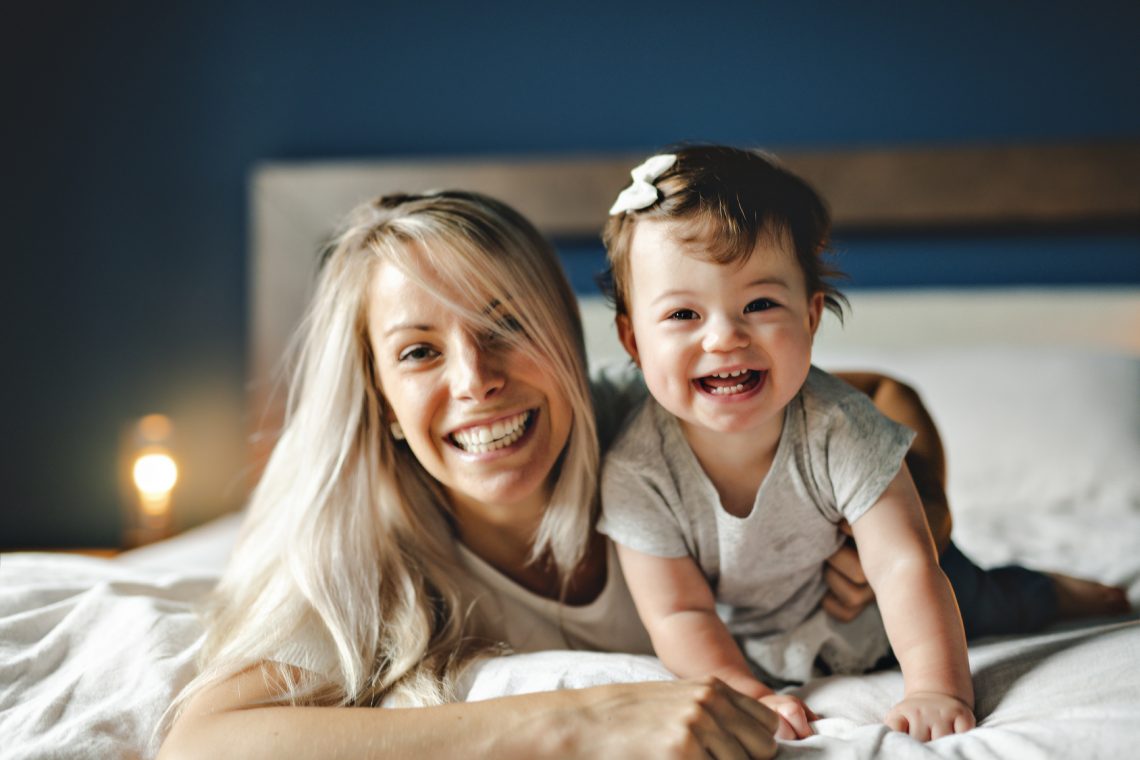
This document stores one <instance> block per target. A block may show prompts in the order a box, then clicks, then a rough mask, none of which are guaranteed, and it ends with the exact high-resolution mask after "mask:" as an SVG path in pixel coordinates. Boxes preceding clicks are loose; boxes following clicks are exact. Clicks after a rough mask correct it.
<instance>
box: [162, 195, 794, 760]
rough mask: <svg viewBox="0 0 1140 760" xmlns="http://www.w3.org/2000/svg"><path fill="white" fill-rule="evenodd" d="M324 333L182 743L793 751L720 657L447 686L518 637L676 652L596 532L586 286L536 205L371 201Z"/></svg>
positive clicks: (343, 243)
mask: <svg viewBox="0 0 1140 760" xmlns="http://www.w3.org/2000/svg"><path fill="white" fill-rule="evenodd" d="M299 345H300V353H299V357H298V364H297V369H296V374H295V377H294V383H293V386H292V389H291V396H290V403H289V413H288V417H287V421H286V425H285V429H284V432H283V434H282V436H281V438H280V440H279V442H278V444H277V446H276V448H275V449H274V451H273V454H272V456H271V458H270V460H269V463H268V466H267V467H266V470H265V474H264V475H263V477H262V479H261V482H260V483H259V484H258V487H257V489H256V491H255V492H254V495H253V498H252V501H251V504H250V509H249V515H248V518H247V522H246V525H245V529H244V532H243V535H242V538H241V540H240V542H239V544H238V545H237V547H236V548H235V550H234V553H233V555H232V559H231V561H230V565H229V567H228V568H227V570H226V573H225V575H224V576H223V578H222V581H221V583H220V584H219V585H218V588H217V591H216V592H215V594H214V600H213V606H212V609H211V614H210V626H209V634H208V637H207V640H206V643H205V646H204V651H203V655H202V664H203V667H202V670H201V673H200V674H199V676H198V677H197V678H196V679H195V680H194V681H193V682H192V683H191V684H190V685H189V686H188V687H187V689H186V691H185V692H184V693H183V695H182V696H181V697H180V699H179V701H178V703H177V704H176V707H175V709H176V711H177V717H176V718H175V719H174V722H173V726H172V728H171V730H170V733H169V735H168V737H167V740H166V743H165V744H164V747H163V751H164V753H167V754H170V755H177V754H192V755H193V754H198V753H202V752H203V751H206V752H215V753H216V751H217V750H219V749H224V751H225V753H226V754H234V755H239V756H243V757H258V756H272V757H277V756H280V755H282V754H286V755H288V756H290V757H306V756H319V757H339V756H346V757H356V756H359V755H360V754H361V753H362V750H365V749H367V748H370V749H374V748H375V747H376V746H377V742H379V743H380V744H381V745H382V746H383V747H384V748H385V749H386V750H387V751H388V752H389V753H390V754H391V755H393V756H398V757H404V756H414V757H422V756H430V757H437V756H446V755H457V754H461V755H462V756H465V757H479V756H494V757H515V756H520V757H536V756H558V757H597V756H606V755H614V756H620V757H634V756H639V755H641V756H649V757H658V756H661V755H662V754H679V755H681V756H687V755H694V756H702V755H705V754H706V753H710V754H714V755H717V756H724V757H730V756H734V755H735V756H749V757H769V756H771V755H772V754H773V753H774V751H775V744H774V739H773V735H772V731H773V729H774V727H775V717H774V714H773V713H772V712H771V711H769V710H768V709H767V708H765V707H763V706H762V705H760V704H758V703H756V702H755V701H753V700H750V699H748V698H746V697H744V696H743V695H741V694H740V693H738V692H735V691H733V690H732V689H729V688H728V687H726V686H725V685H724V684H722V683H720V682H718V681H715V680H711V679H703V680H698V681H689V682H671V683H640V684H620V685H612V686H605V687H597V688H591V689H584V690H580V691H562V692H548V693H544V694H540V695H533V696H531V697H529V698H526V699H525V700H520V699H513V698H505V699H498V700H490V701H487V702H477V703H468V704H444V703H448V702H452V701H453V700H454V699H455V697H456V695H457V693H459V692H460V691H461V689H460V683H461V680H462V679H463V677H464V674H465V672H466V671H467V667H468V666H469V665H471V664H472V663H473V662H474V661H475V660H476V659H477V658H478V657H479V656H480V655H484V654H489V653H497V652H500V651H502V649H503V648H504V647H509V648H510V649H512V650H513V651H516V652H530V651H540V650H548V649H589V650H603V651H625V652H641V653H649V652H650V651H651V650H650V646H649V640H648V636H647V634H646V633H645V630H644V628H642V627H641V625H640V623H639V622H638V620H637V615H636V612H635V610H634V608H633V603H632V600H631V599H630V596H629V591H628V589H627V588H626V586H625V582H624V579H623V577H622V575H621V573H620V572H617V571H616V557H615V555H614V554H613V548H612V546H611V545H609V544H608V543H607V542H606V541H605V540H604V539H603V538H602V537H601V535H600V534H598V533H597V532H596V531H595V530H594V520H595V517H596V510H595V504H596V490H597V474H598V449H599V441H598V432H597V428H598V426H597V423H596V421H595V404H594V403H593V401H592V400H591V393H592V390H593V391H596V390H597V389H591V387H590V386H589V384H588V382H587V374H586V363H585V355H584V348H583V340H582V331H581V325H580V322H579V319H578V314H577V305H576V302H575V299H574V296H573V293H572V292H571V290H570V287H569V285H568V284H567V281H566V278H565V276H564V274H563V273H562V270H561V268H560V266H559V264H558V261H557V259H556V257H555V255H554V252H553V250H552V249H551V248H550V246H549V244H548V243H547V242H546V241H545V240H544V239H543V238H542V236H541V235H539V233H538V232H537V231H536V230H535V229H534V227H533V226H531V225H530V224H529V223H528V222H527V221H526V220H525V219H523V218H522V217H521V216H520V215H519V214H518V213H516V212H515V211H513V210H512V209H510V208H509V207H507V206H505V205H503V204H502V203H499V202H497V201H494V200H492V199H490V198H487V197H485V196H481V195H477V194H473V193H462V192H441V193H428V194H424V195H396V196H387V197H383V198H380V199H378V200H377V201H375V202H373V203H369V204H365V205H363V206H361V207H359V208H358V209H356V211H354V212H353V213H352V215H350V217H349V219H348V222H347V225H346V227H345V231H344V232H343V233H342V234H341V235H340V236H339V237H338V239H337V241H336V244H335V245H334V246H333V247H332V248H331V249H330V252H329V253H328V255H327V257H326V259H325V261H324V264H323V267H322V271H321V276H320V281H319V283H318V286H317V292H316V295H315V297H314V299H313V302H312V305H311V307H310V310H309V312H308V314H307V317H306V320H305V323H304V326H303V328H302V334H301V337H300V344H299ZM608 398H610V399H611V401H610V403H609V404H608V405H607V404H601V405H600V406H599V408H598V409H597V414H598V415H599V416H604V417H609V418H612V419H620V418H621V416H622V415H623V414H624V410H628V408H629V398H628V396H627V395H626V394H623V393H621V392H620V390H619V392H616V393H610V394H609V396H608ZM611 421H612V420H611ZM610 427H613V426H612V425H611V426H610ZM284 705H289V706H290V707H289V709H288V710H282V709H280V706H284ZM381 705H383V707H384V708H385V709H381V710H340V709H335V708H337V707H344V706H381ZM412 705H417V706H424V705H427V706H431V707H429V708H428V709H420V708H417V709H414V710H406V709H401V708H403V707H407V706H412ZM603 722H604V723H605V724H606V726H608V727H602V723H603ZM239 745H240V746H239Z"/></svg>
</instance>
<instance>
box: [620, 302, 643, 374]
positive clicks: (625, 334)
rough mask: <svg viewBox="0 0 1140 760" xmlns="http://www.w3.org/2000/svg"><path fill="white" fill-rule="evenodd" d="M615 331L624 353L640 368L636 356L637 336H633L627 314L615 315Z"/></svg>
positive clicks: (631, 325)
mask: <svg viewBox="0 0 1140 760" xmlns="http://www.w3.org/2000/svg"><path fill="white" fill-rule="evenodd" d="M616 321H617V331H618V340H620V341H621V345H622V347H623V348H625V352H626V353H627V354H629V358H630V359H633V363H634V364H636V365H638V366H641V360H640V359H639V358H638V355H637V336H635V335H634V334H633V323H632V322H630V321H629V315H628V314H618V315H617V320H616Z"/></svg>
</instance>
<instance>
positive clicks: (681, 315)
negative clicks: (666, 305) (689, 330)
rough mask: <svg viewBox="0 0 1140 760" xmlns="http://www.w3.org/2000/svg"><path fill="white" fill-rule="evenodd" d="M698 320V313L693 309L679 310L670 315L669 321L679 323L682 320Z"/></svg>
mask: <svg viewBox="0 0 1140 760" xmlns="http://www.w3.org/2000/svg"><path fill="white" fill-rule="evenodd" d="M696 318H697V313H696V312H695V311H693V310H692V309H677V310H676V311H675V312H673V313H672V314H670V315H669V319H672V320H676V321H678V322H680V321H682V320H686V319H696Z"/></svg>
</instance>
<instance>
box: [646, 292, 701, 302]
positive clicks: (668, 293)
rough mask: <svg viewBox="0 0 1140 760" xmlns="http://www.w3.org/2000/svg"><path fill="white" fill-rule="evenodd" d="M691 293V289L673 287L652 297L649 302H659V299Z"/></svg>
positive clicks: (663, 299)
mask: <svg viewBox="0 0 1140 760" xmlns="http://www.w3.org/2000/svg"><path fill="white" fill-rule="evenodd" d="M692 293H693V291H691V290H683V289H679V288H675V289H673V290H666V291H665V292H664V293H660V294H658V296H657V297H656V298H654V299H653V300H652V301H650V304H651V305H652V304H656V303H659V302H661V301H665V300H668V299H670V298H676V297H678V296H689V295H692Z"/></svg>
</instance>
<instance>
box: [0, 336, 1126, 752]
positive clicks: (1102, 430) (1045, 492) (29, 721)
mask: <svg viewBox="0 0 1140 760" xmlns="http://www.w3.org/2000/svg"><path fill="white" fill-rule="evenodd" d="M859 365H860V366H864V367H874V366H877V367H879V368H885V369H888V370H891V371H893V372H895V373H900V374H902V375H903V376H905V377H907V378H908V379H910V380H911V381H913V382H914V384H915V385H916V386H917V387H918V388H920V389H921V390H922V391H923V393H924V397H925V399H926V401H927V403H928V404H929V406H930V407H931V409H932V411H933V413H934V415H935V417H936V419H937V420H938V421H939V423H940V425H941V426H942V428H943V431H944V433H945V435H946V444H947V449H948V456H949V460H950V477H951V495H952V497H953V498H954V502H953V504H954V513H955V517H956V523H955V539H956V541H957V542H958V544H959V545H960V546H961V547H962V549H963V550H964V551H965V552H966V553H967V554H969V555H971V556H972V557H973V558H974V559H976V560H978V561H979V562H980V563H981V564H997V563H1001V562H1005V561H1009V560H1016V561H1020V562H1023V563H1025V564H1029V565H1032V566H1035V567H1039V568H1042V569H1050V570H1057V571H1061V572H1068V573H1071V574H1075V575H1083V576H1088V577H1092V578H1096V579H1098V580H1101V581H1104V582H1109V583H1115V584H1120V585H1123V586H1125V587H1127V588H1128V590H1129V598H1130V600H1131V602H1132V604H1133V606H1134V608H1140V486H1138V485H1137V483H1138V477H1137V476H1138V473H1140V467H1138V465H1140V455H1138V454H1137V452H1140V364H1138V363H1137V360H1136V359H1127V360H1125V359H1121V358H1120V357H1111V356H1098V355H1093V354H1087V355H1086V354H1081V355H1079V356H1077V355H1070V356H1059V355H1058V354H1057V353H1056V352H1054V351H1049V352H1046V353H1044V354H1034V355H1023V354H1018V353H1017V352H1008V351H997V352H995V351H993V350H988V351H986V352H982V353H976V352H975V353H962V352H943V353H938V354H934V353H930V354H926V355H921V356H919V355H913V356H910V357H900V356H884V357H879V361H873V362H867V361H860V362H859ZM830 366H834V364H831V365H830ZM1074 368H1075V369H1074ZM236 525H237V523H236V519H235V518H232V517H230V518H224V519H223V520H221V521H219V522H217V523H214V524H211V525H209V526H207V527H205V528H203V529H200V530H198V531H194V532H192V533H190V534H187V535H184V536H181V537H178V538H176V539H173V540H171V541H169V542H165V543H163V544H161V545H156V546H153V547H148V548H146V549H143V550H139V551H136V552H132V553H128V554H127V555H124V556H122V557H121V558H119V559H116V560H98V559H90V558H83V557H75V556H66V555H54V554H7V555H2V556H0V758H5V759H7V758H72V757H74V758H91V757H98V758H104V757H108V758H109V757H125V758H135V757H151V756H153V755H154V753H155V751H156V750H157V738H156V737H155V736H154V733H153V731H154V727H155V726H156V724H157V723H158V721H159V718H160V716H161V715H162V714H163V712H164V710H165V709H166V707H167V705H168V704H169V703H170V700H171V699H172V698H173V696H174V695H175V694H176V693H177V692H178V690H179V689H180V688H181V687H182V686H183V685H184V684H185V683H186V682H187V681H188V680H189V678H190V677H191V674H192V672H193V658H194V654H195V652H196V650H197V647H198V646H199V643H200V636H201V629H200V625H199V623H198V621H197V619H196V618H195V616H194V612H193V609H194V605H195V603H196V602H197V601H198V600H199V599H200V598H201V597H202V595H203V594H204V593H205V592H206V591H207V590H208V589H209V588H210V587H211V585H212V583H213V582H214V580H215V579H216V577H217V574H218V572H219V571H220V568H221V564H222V562H223V561H224V558H225V556H226V554H227V552H228V550H229V547H230V546H232V542H233V538H234V534H235V532H236ZM970 661H971V666H972V669H973V672H974V680H975V688H976V692H977V699H978V709H977V714H978V718H979V727H978V728H977V729H976V730H974V731H971V732H969V733H967V734H965V735H959V736H953V737H947V738H944V739H940V740H938V741H935V742H932V743H929V744H925V745H923V744H919V743H917V742H914V741H912V740H910V739H909V738H908V737H906V736H903V735H899V734H892V733H890V732H888V731H887V730H886V728H885V727H884V726H883V725H882V724H881V723H880V720H881V718H882V716H883V714H884V713H885V712H886V710H887V709H888V708H889V707H890V705H891V704H892V703H893V702H894V701H895V700H896V699H897V698H898V697H899V695H900V694H901V690H902V680H901V676H900V675H899V674H898V672H897V671H888V672H883V673H875V674H871V675H866V676H860V677H834V678H827V679H822V680H819V681H816V682H814V683H811V684H808V685H807V686H805V687H803V688H801V689H800V690H798V693H799V694H801V695H802V696H803V697H804V699H805V700H806V701H807V702H808V704H809V705H810V706H811V707H812V708H813V709H815V710H816V711H817V712H818V713H819V714H820V715H821V716H823V719H822V720H821V721H819V722H818V723H817V724H816V730H817V732H818V733H817V735H816V736H813V737H812V738H810V739H807V740H804V741H801V742H791V743H787V744H786V745H785V746H783V748H782V749H781V756H782V757H797V756H805V757H806V756H811V757H823V758H832V757H834V758H872V757H889V758H910V757H916V758H917V757H923V758H941V757H945V758H967V759H973V758H977V759H978V760H981V759H982V758H987V759H988V758H1018V759H1019V760H1020V759H1021V758H1038V757H1040V758H1117V757H1137V756H1140V618H1138V617H1136V616H1133V617H1131V618H1129V619H1127V620H1115V621H1096V622H1092V623H1088V624H1085V625H1081V626H1067V627H1055V628H1053V629H1051V630H1049V631H1047V632H1045V633H1042V634H1039V635H1036V636H1027V637H1020V638H1006V639H994V640H989V641H982V642H977V643H975V644H974V645H973V646H972V647H971V651H970ZM668 677H669V674H668V673H667V672H666V671H665V670H664V669H663V667H662V666H661V665H660V663H658V662H657V661H656V660H655V659H653V658H646V657H633V656H628V655H603V654H593V653H582V652H551V653H542V654H535V655H520V656H515V657H507V658H499V659H496V660H491V661H488V662H486V663H484V664H482V665H481V666H479V667H478V669H477V670H476V671H474V672H473V673H472V679H471V686H470V690H469V692H468V697H469V698H470V699H484V698H488V697H493V696H498V695H503V694H514V693H525V692H531V691H537V690H545V689H553V688H563V687H571V688H573V687H582V686H589V685H593V684H599V683H609V682H614V681H628V680H639V679H659V678H668Z"/></svg>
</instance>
